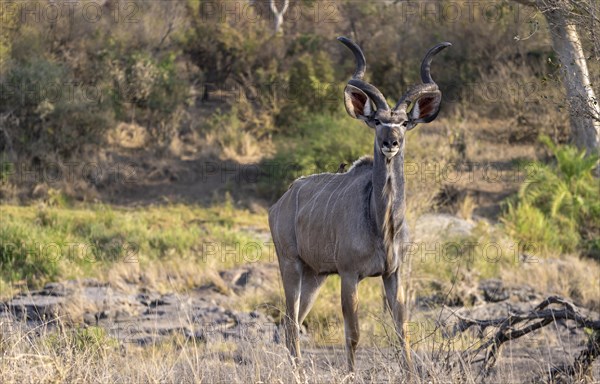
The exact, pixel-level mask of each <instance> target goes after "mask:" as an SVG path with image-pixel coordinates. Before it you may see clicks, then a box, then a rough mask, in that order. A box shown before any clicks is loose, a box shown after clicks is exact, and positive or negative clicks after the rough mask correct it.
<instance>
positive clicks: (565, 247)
mask: <svg viewBox="0 0 600 384" xmlns="http://www.w3.org/2000/svg"><path fill="white" fill-rule="evenodd" d="M541 140H542V142H543V143H544V144H545V145H546V146H547V147H548V149H549V150H550V152H552V154H553V155H554V159H555V162H554V163H552V164H550V165H547V164H543V163H536V164H535V167H534V168H533V169H534V170H535V172H533V174H532V175H530V176H531V179H530V180H527V182H525V183H524V184H523V185H522V186H521V188H520V190H519V193H518V195H517V196H516V198H515V199H514V201H511V202H509V203H508V204H507V210H506V212H505V214H504V216H503V217H502V221H503V222H504V224H505V226H506V228H507V230H508V232H509V233H510V234H511V235H512V236H513V237H515V238H517V239H519V240H522V241H526V242H533V243H535V245H536V246H538V247H540V248H541V249H545V250H550V251H558V252H574V251H580V252H582V254H584V255H587V256H592V257H594V258H598V259H599V260H600V243H599V241H598V238H599V235H600V192H599V190H598V179H596V178H595V177H594V175H593V172H594V169H595V167H596V166H597V165H598V159H599V157H598V156H597V155H591V156H586V155H585V151H580V150H578V149H577V148H575V147H572V146H557V145H555V144H553V143H552V141H551V140H550V139H549V138H548V137H542V139H541Z"/></svg>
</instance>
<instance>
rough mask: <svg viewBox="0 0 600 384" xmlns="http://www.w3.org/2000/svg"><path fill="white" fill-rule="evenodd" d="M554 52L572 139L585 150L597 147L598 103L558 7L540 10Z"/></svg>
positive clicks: (570, 27)
mask: <svg viewBox="0 0 600 384" xmlns="http://www.w3.org/2000/svg"><path fill="white" fill-rule="evenodd" d="M543 13H544V16H545V17H546V20H548V25H549V28H550V34H551V35H552V48H553V49H554V51H556V53H557V54H558V58H559V60H560V63H561V66H562V71H563V81H564V83H565V88H566V91H567V101H568V104H569V112H570V117H571V138H572V140H573V143H574V144H575V145H576V146H577V147H578V148H581V149H585V150H586V151H587V152H588V153H589V154H592V153H597V152H598V149H599V148H600V120H599V119H600V106H599V100H598V99H597V98H596V95H595V94H594V90H593V89H592V84H591V83H590V74H589V72H588V67H587V63H586V61H585V55H584V53H583V48H582V45H581V40H580V39H579V35H578V34H577V29H576V28H575V24H574V23H572V22H570V21H569V16H568V15H567V14H566V12H564V11H563V10H561V9H558V7H556V8H553V9H547V10H543Z"/></svg>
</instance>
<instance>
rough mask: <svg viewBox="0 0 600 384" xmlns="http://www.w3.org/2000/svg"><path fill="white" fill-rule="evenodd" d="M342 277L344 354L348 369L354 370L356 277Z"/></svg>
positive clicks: (356, 331)
mask: <svg viewBox="0 0 600 384" xmlns="http://www.w3.org/2000/svg"><path fill="white" fill-rule="evenodd" d="M341 277H342V313H343V315H344V336H345V338H346V354H347V359H348V369H349V370H350V371H354V357H355V352H356V345H357V344H358V339H359V338H360V330H359V328H358V277H357V276H352V275H350V276H348V275H344V276H341Z"/></svg>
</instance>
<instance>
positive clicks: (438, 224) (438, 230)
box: [411, 214, 475, 242]
mask: <svg viewBox="0 0 600 384" xmlns="http://www.w3.org/2000/svg"><path fill="white" fill-rule="evenodd" d="M473 228H475V223H473V222H471V221H467V220H463V219H459V218H458V217H456V216H452V215H448V214H425V215H422V216H421V217H419V218H418V219H417V222H416V223H415V228H414V231H413V233H411V241H415V242H421V241H432V240H447V239H452V238H462V237H467V236H469V235H471V232H472V231H473Z"/></svg>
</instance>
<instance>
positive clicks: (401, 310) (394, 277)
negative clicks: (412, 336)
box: [383, 271, 412, 370]
mask: <svg viewBox="0 0 600 384" xmlns="http://www.w3.org/2000/svg"><path fill="white" fill-rule="evenodd" d="M399 275H400V271H397V272H395V273H393V274H391V275H389V276H385V277H383V286H384V288H385V297H386V299H387V304H388V307H389V310H390V312H391V314H392V318H393V320H394V325H395V328H396V333H397V335H398V338H399V339H400V344H401V347H402V348H403V349H404V353H405V357H406V362H407V363H408V367H409V369H411V370H412V359H411V355H410V341H409V335H408V332H406V331H405V329H406V327H407V326H408V324H407V319H406V304H405V299H404V289H403V288H402V285H401V284H400V276H399Z"/></svg>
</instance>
